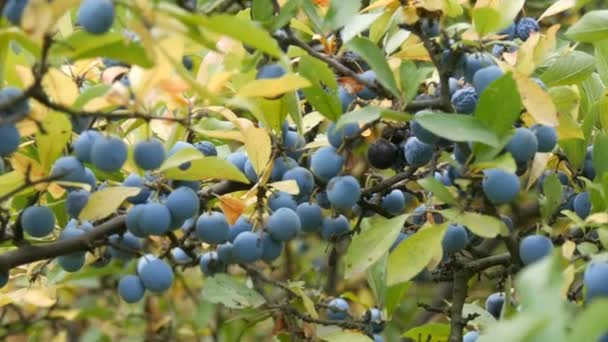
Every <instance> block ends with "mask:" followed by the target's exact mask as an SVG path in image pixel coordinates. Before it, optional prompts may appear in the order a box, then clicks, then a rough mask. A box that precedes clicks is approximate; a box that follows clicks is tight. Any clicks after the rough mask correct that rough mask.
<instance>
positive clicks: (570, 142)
mask: <svg viewBox="0 0 608 342" xmlns="http://www.w3.org/2000/svg"><path fill="white" fill-rule="evenodd" d="M558 145H559V147H560V148H561V149H562V150H563V151H564V153H565V154H566V157H568V162H570V164H572V166H573V167H574V169H579V168H580V167H581V165H582V164H583V161H584V160H585V153H586V152H585V151H586V149H587V144H586V143H585V140H583V139H566V140H560V141H559V142H558Z"/></svg>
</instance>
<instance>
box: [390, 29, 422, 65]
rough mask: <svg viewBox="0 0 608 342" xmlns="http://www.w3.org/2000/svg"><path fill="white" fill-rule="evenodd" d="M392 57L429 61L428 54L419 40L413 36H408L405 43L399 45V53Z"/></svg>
mask: <svg viewBox="0 0 608 342" xmlns="http://www.w3.org/2000/svg"><path fill="white" fill-rule="evenodd" d="M393 57H396V58H401V59H407V60H414V61H426V62H428V61H430V60H431V57H430V56H429V52H428V51H427V50H426V48H425V47H424V44H422V42H420V39H419V38H418V37H417V36H415V35H410V36H409V38H408V39H406V41H405V43H403V44H402V45H401V51H400V52H398V53H396V54H394V55H393Z"/></svg>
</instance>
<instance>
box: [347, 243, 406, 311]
mask: <svg viewBox="0 0 608 342" xmlns="http://www.w3.org/2000/svg"><path fill="white" fill-rule="evenodd" d="M349 250H350V248H349ZM387 261H388V253H384V255H382V257H380V259H379V260H378V261H376V262H375V263H374V264H373V265H372V266H371V267H369V268H368V269H367V271H366V272H365V275H366V278H367V283H368V284H369V288H370V289H371V290H372V293H373V294H374V297H375V299H376V303H377V305H378V306H380V307H382V306H384V303H385V298H386V297H387V287H386V262H387ZM404 284H406V283H404Z"/></svg>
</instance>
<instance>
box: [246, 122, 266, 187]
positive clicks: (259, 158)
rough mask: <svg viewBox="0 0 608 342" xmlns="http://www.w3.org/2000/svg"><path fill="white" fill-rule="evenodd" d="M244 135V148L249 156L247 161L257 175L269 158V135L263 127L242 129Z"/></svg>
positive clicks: (260, 172)
mask: <svg viewBox="0 0 608 342" xmlns="http://www.w3.org/2000/svg"><path fill="white" fill-rule="evenodd" d="M243 136H244V137H245V149H246V150H247V155H248V156H249V161H251V164H252V165H253V169H254V170H255V171H256V172H257V174H258V175H261V174H262V171H264V168H265V167H266V164H268V161H269V160H270V154H271V152H272V143H271V141H270V136H269V135H268V132H266V130H265V129H263V128H256V127H249V128H247V129H245V130H243Z"/></svg>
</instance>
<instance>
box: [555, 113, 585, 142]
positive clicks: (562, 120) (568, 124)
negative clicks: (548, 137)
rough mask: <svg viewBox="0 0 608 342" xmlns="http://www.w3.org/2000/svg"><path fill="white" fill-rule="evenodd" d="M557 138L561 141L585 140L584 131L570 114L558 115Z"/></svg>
mask: <svg viewBox="0 0 608 342" xmlns="http://www.w3.org/2000/svg"><path fill="white" fill-rule="evenodd" d="M558 121H559V125H558V126H557V136H558V137H559V139H560V140H566V139H585V135H584V134H583V130H582V129H581V127H580V126H579V125H578V123H577V122H576V120H574V118H572V116H570V114H569V113H563V114H562V113H559V114H558Z"/></svg>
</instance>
